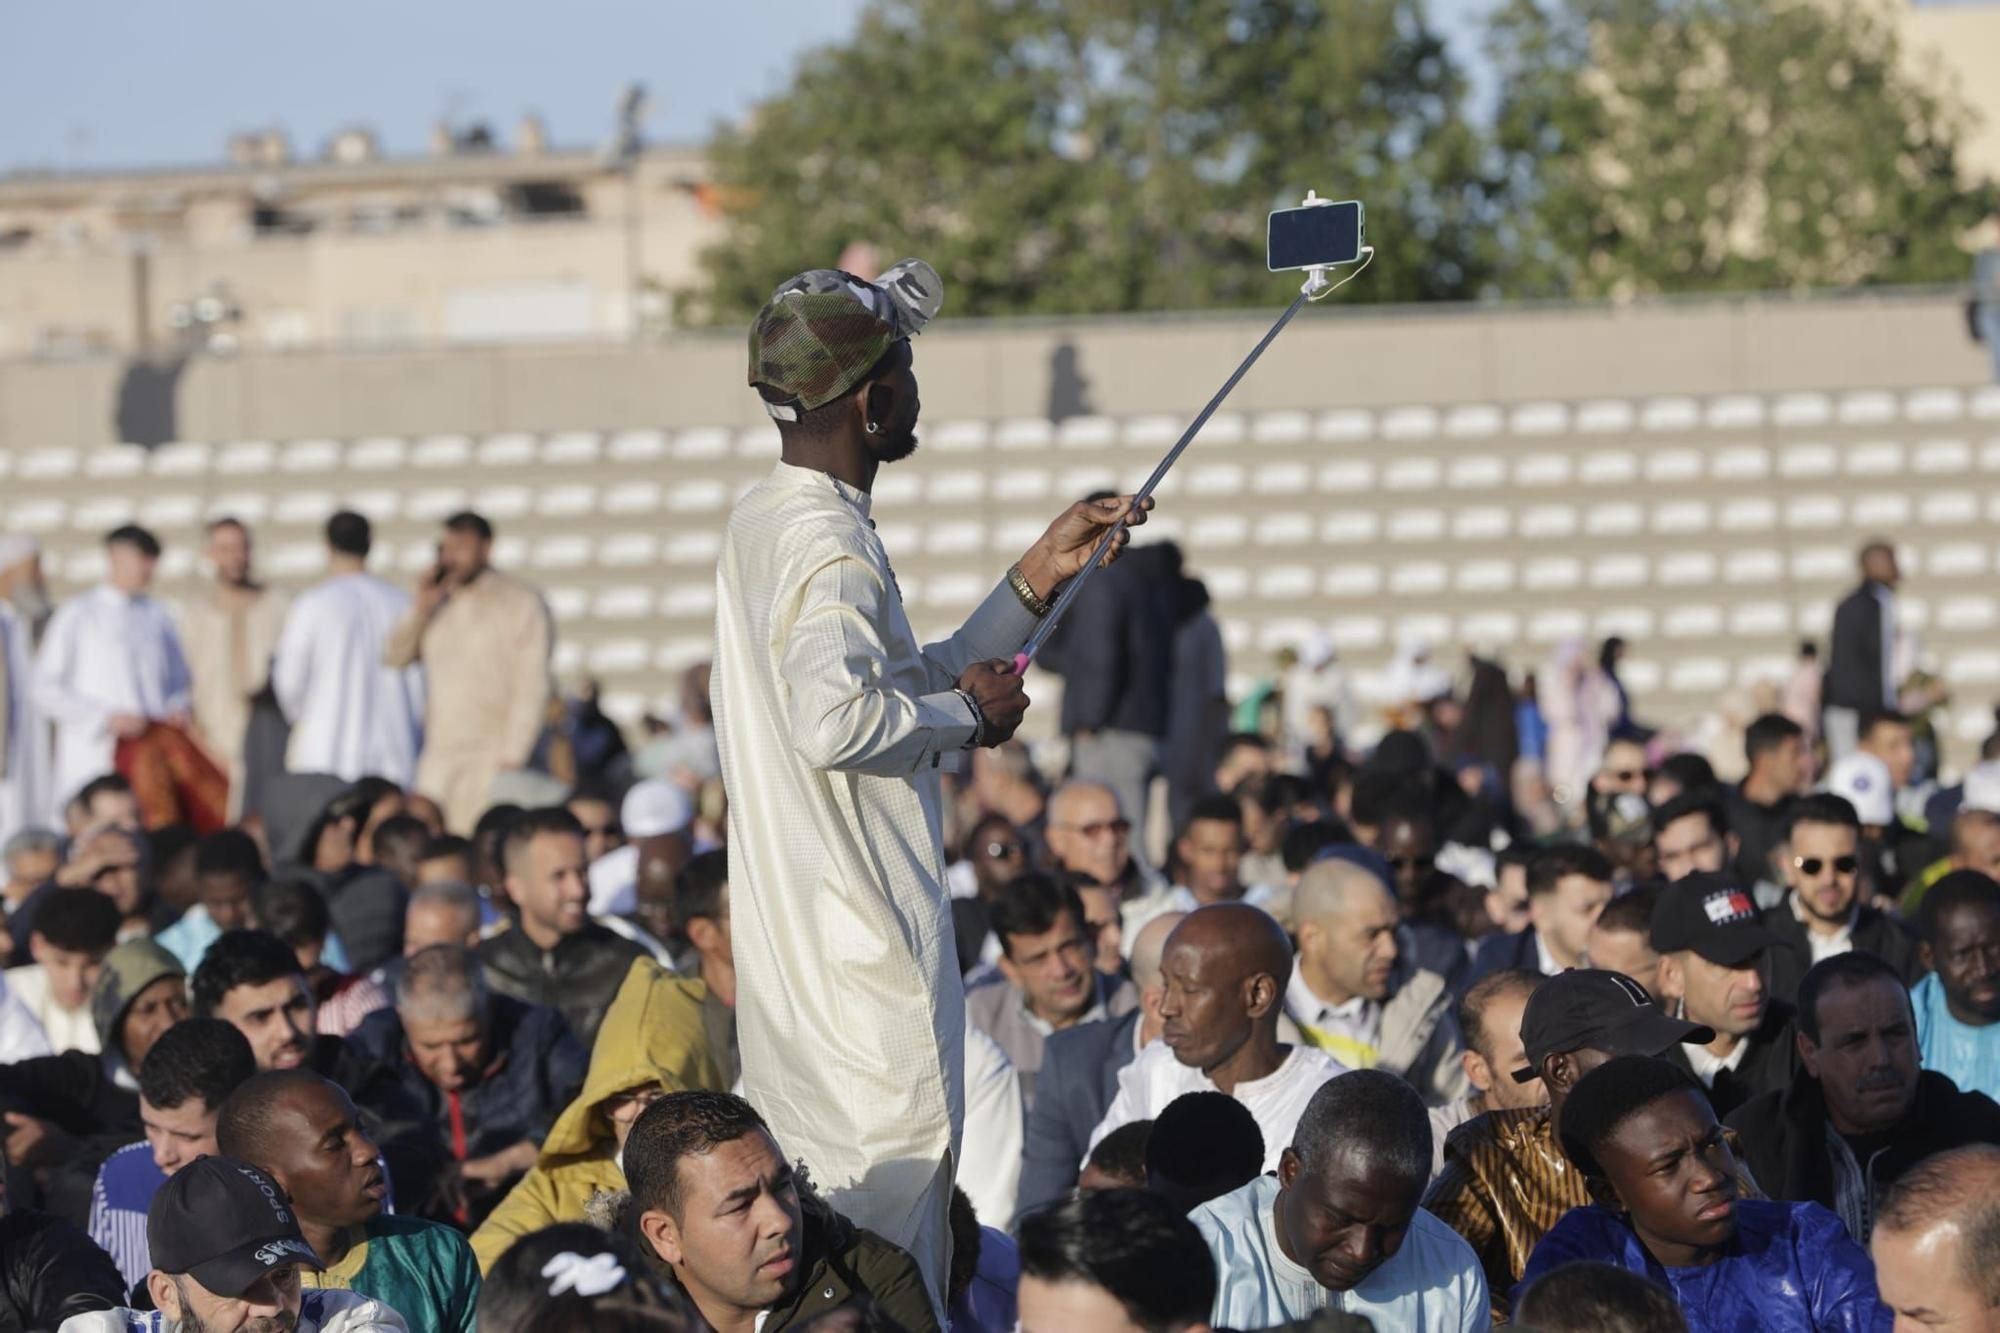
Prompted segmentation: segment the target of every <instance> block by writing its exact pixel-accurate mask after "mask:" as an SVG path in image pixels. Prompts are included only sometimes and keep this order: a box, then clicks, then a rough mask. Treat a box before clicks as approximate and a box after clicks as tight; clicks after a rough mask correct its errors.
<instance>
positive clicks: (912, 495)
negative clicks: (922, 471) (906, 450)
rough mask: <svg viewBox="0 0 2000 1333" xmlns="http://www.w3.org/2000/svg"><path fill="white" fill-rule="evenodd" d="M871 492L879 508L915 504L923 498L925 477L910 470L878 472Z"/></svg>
mask: <svg viewBox="0 0 2000 1333" xmlns="http://www.w3.org/2000/svg"><path fill="white" fill-rule="evenodd" d="M869 494H870V495H871V496H872V497H874V505H875V507H877V508H885V507H893V506H896V505H908V504H915V503H917V501H918V500H920V499H922V498H923V494H924V479H923V478H922V477H921V476H919V475H917V474H916V473H914V472H909V471H894V470H891V471H885V472H878V473H876V474H875V485H874V487H873V488H872V489H871V490H870V491H869Z"/></svg>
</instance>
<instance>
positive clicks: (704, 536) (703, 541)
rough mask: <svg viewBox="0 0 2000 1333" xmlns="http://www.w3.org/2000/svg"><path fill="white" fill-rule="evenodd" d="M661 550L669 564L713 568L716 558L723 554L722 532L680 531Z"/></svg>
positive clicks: (667, 540)
mask: <svg viewBox="0 0 2000 1333" xmlns="http://www.w3.org/2000/svg"><path fill="white" fill-rule="evenodd" d="M660 552H661V554H662V555H663V556H664V557H665V558H666V561H667V563H669V564H674V565H708V566H710V567H711V568H712V567H713V566H714V564H715V558H716V557H717V556H718V555H721V554H722V534H721V533H719V532H699V531H697V532H678V533H675V534H674V535H673V536H671V537H668V538H667V539H666V540H665V541H664V542H663V543H662V544H661V547H660Z"/></svg>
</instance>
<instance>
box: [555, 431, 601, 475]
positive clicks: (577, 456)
mask: <svg viewBox="0 0 2000 1333" xmlns="http://www.w3.org/2000/svg"><path fill="white" fill-rule="evenodd" d="M603 450H604V440H603V437H601V436H600V435H598V433H597V432H596V431H594V430H566V431H563V432H562V433H560V434H558V435H551V436H549V438H547V439H546V440H543V441H542V465H543V466H544V467H587V466H589V465H590V464H592V463H595V462H596V461H597V459H598V455H599V454H601V453H602V452H603Z"/></svg>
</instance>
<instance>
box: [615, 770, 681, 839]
mask: <svg viewBox="0 0 2000 1333" xmlns="http://www.w3.org/2000/svg"><path fill="white" fill-rule="evenodd" d="M618 822H619V824H620V825H621V826H622V827H623V828H624V830H625V836H626V837H628V838H657V837H659V836H661V835H662V834H666V833H679V832H680V831H681V830H682V829H684V828H686V827H687V826H688V825H690V824H692V823H694V800H693V798H691V797H690V796H689V795H688V794H687V792H685V791H684V790H682V789H681V788H680V787H677V786H675V785H674V784H673V783H671V782H666V781H663V780H662V779H659V778H649V779H647V780H646V781H644V782H640V783H636V784H634V785H633V787H632V790H630V791H628V792H626V793H625V803H624V805H622V806H620V807H619V810H618Z"/></svg>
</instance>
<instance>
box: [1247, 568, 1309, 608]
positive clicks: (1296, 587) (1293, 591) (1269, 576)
mask: <svg viewBox="0 0 2000 1333" xmlns="http://www.w3.org/2000/svg"><path fill="white" fill-rule="evenodd" d="M1256 577H1257V595H1258V596H1259V597H1262V598H1264V599H1265V600H1267V601H1287V600H1290V599H1292V598H1295V597H1310V596H1312V592H1313V584H1314V582H1315V580H1314V578H1313V572H1312V567H1311V566H1309V565H1272V566H1270V567H1268V568H1265V569H1261V570H1259V571H1257V576H1256Z"/></svg>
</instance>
